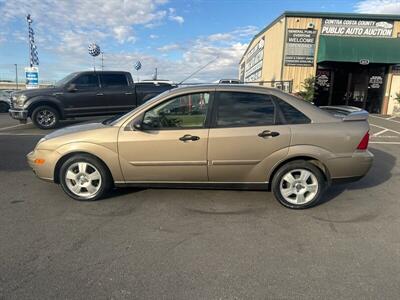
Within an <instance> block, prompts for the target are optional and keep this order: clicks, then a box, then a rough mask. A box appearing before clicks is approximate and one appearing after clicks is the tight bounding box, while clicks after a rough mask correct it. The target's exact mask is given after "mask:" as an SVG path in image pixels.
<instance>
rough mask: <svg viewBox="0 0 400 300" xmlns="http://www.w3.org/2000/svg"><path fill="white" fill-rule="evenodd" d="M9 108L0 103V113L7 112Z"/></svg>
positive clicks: (5, 104)
mask: <svg viewBox="0 0 400 300" xmlns="http://www.w3.org/2000/svg"><path fill="white" fill-rule="evenodd" d="M9 109H10V106H9V105H8V104H7V103H5V102H0V113H5V112H8V110H9Z"/></svg>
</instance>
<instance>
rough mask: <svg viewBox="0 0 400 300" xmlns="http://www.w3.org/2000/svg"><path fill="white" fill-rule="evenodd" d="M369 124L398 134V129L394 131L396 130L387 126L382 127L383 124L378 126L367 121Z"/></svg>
mask: <svg viewBox="0 0 400 300" xmlns="http://www.w3.org/2000/svg"><path fill="white" fill-rule="evenodd" d="M369 125H371V126H374V127H377V128H380V129H384V130H387V131H391V132H394V133H397V134H399V135H400V132H399V131H396V130H393V129H389V128H386V127H383V126H379V125H375V124H372V123H369ZM378 133H379V132H378Z"/></svg>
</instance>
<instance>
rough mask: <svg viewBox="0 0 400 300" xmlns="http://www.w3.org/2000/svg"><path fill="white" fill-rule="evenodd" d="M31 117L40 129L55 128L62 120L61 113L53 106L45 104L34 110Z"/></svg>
mask: <svg viewBox="0 0 400 300" xmlns="http://www.w3.org/2000/svg"><path fill="white" fill-rule="evenodd" d="M31 119H32V122H33V124H35V126H36V127H38V128H40V129H54V128H56V127H57V126H58V123H59V122H60V114H59V113H58V111H57V110H56V109H54V108H53V107H51V106H47V105H43V106H39V107H37V108H35V109H34V110H33V112H32V115H31Z"/></svg>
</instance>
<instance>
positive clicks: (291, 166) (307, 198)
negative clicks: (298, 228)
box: [272, 160, 326, 209]
mask: <svg viewBox="0 0 400 300" xmlns="http://www.w3.org/2000/svg"><path fill="white" fill-rule="evenodd" d="M325 189H326V180H325V177H324V175H323V173H322V172H321V171H320V169H319V168H318V167H316V166H315V165H313V164H312V163H310V162H307V161H303V160H298V161H292V162H289V163H287V164H286V165H283V166H282V167H281V168H280V169H279V170H278V171H277V172H276V174H275V176H274V178H273V180H272V192H273V193H274V196H275V198H276V199H277V200H278V201H279V202H280V203H281V204H282V205H284V206H286V207H288V208H292V209H303V208H309V207H311V206H314V205H316V204H317V203H318V202H319V201H320V199H321V196H322V195H323V193H324V192H325Z"/></svg>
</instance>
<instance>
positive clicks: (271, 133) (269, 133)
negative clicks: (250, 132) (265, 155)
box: [258, 130, 279, 138]
mask: <svg viewBox="0 0 400 300" xmlns="http://www.w3.org/2000/svg"><path fill="white" fill-rule="evenodd" d="M278 135H279V132H276V131H270V130H264V131H263V132H260V133H259V134H258V136H259V137H262V138H266V137H269V136H271V137H276V136H278Z"/></svg>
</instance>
